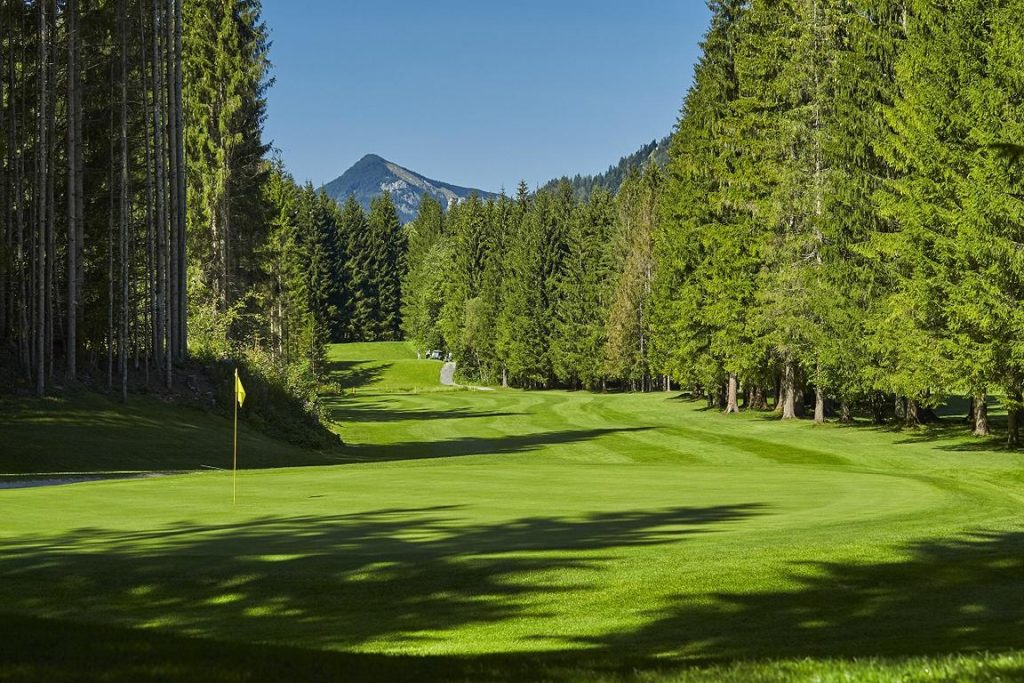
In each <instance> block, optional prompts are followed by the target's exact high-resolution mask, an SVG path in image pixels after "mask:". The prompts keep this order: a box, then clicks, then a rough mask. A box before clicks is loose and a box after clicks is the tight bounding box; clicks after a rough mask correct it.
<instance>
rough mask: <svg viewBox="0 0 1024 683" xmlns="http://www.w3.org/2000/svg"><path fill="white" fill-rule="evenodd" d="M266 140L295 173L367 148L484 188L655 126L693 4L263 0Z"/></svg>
mask: <svg viewBox="0 0 1024 683" xmlns="http://www.w3.org/2000/svg"><path fill="white" fill-rule="evenodd" d="M263 7H264V18H265V19H266V21H267V24H268V26H269V27H270V30H271V39H272V41H273V46H272V48H271V60H272V61H273V63H274V77H275V78H276V79H277V82H276V84H275V86H274V88H273V89H272V90H271V92H270V95H269V112H268V114H269V117H268V121H267V126H266V135H267V137H268V139H270V140H272V141H273V143H274V145H275V147H277V148H278V149H279V150H280V151H281V154H282V156H283V157H284V160H285V164H286V165H287V167H288V168H289V170H290V171H291V172H292V173H293V174H294V175H295V177H296V179H297V180H299V181H305V180H311V181H313V182H314V183H316V184H320V183H325V182H328V181H330V180H332V179H334V178H335V177H337V176H338V175H340V174H341V173H342V172H344V171H345V170H346V169H347V168H348V167H349V166H351V165H352V164H353V163H355V162H356V161H357V160H358V159H359V158H360V157H362V156H363V155H364V154H369V153H374V154H379V155H380V156H383V157H385V158H386V159H389V160H391V161H394V162H395V163H398V164H401V165H403V166H406V167H408V168H410V169H412V170H414V171H416V172H418V173H422V174H423V175H426V176H428V177H430V178H433V179H436V180H443V181H446V182H451V183H456V184H460V185H467V186H472V187H478V188H480V189H483V190H489V191H497V190H500V189H501V188H502V187H504V188H506V189H508V190H509V191H511V190H513V189H514V188H515V186H516V184H517V183H518V182H519V180H520V179H524V180H526V181H527V183H529V184H530V185H531V187H533V186H536V185H537V184H539V183H543V182H545V181H547V180H549V179H551V178H553V177H557V176H560V175H572V174H575V173H577V172H581V173H594V172H599V171H603V170H604V169H605V168H607V166H608V165H609V164H612V163H614V162H616V161H618V159H619V157H621V156H623V155H625V154H628V153H630V152H633V151H635V150H636V149H637V148H639V147H640V146H641V145H642V144H645V143H647V142H650V141H651V140H654V139H656V138H660V137H662V136H664V135H666V134H668V133H669V132H670V131H671V129H672V126H673V125H674V123H675V120H676V117H677V115H678V112H679V108H680V106H681V104H682V100H683V96H684V95H685V93H686V90H687V88H688V87H689V85H690V82H691V77H692V72H693V65H694V63H695V62H696V60H697V58H698V56H699V47H698V43H699V42H700V39H701V37H702V35H703V34H704V32H705V31H706V30H707V25H708V21H709V16H710V15H709V13H708V10H707V8H706V7H705V4H704V2H703V0H515V1H512V0H419V1H417V0H382V1H378V0H264V4H263Z"/></svg>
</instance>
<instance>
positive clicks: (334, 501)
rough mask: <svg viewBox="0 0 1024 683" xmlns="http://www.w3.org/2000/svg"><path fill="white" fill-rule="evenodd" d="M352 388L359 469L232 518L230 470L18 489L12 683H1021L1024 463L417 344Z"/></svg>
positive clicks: (347, 373) (255, 496)
mask: <svg viewBox="0 0 1024 683" xmlns="http://www.w3.org/2000/svg"><path fill="white" fill-rule="evenodd" d="M331 359H332V361H333V362H334V363H335V367H336V368H337V380H338V382H339V383H340V384H342V385H343V386H345V387H346V391H345V392H343V393H342V394H341V395H340V396H335V397H327V398H325V403H326V406H327V410H328V412H329V415H330V416H331V419H332V421H333V422H334V424H335V425H336V428H337V430H338V431H339V432H340V434H341V435H342V437H343V439H344V441H345V444H346V445H345V447H344V448H343V449H341V451H340V454H341V455H340V456H332V458H333V459H335V460H340V461H342V464H332V465H318V466H286V465H292V464H294V463H295V462H299V463H300V464H301V463H302V458H301V457H292V456H291V455H288V453H290V451H288V450H287V449H284V448H283V447H282V451H281V453H282V454H281V456H280V457H281V462H280V463H277V464H280V465H281V466H280V467H276V468H275V467H272V466H270V465H271V464H274V463H268V462H267V460H268V458H267V457H266V456H265V455H264V456H258V454H253V453H246V451H245V450H244V449H243V450H242V452H241V453H240V458H241V459H242V460H243V461H244V460H245V458H246V457H253V458H259V457H261V459H258V462H259V463H260V466H261V467H262V469H245V470H242V471H241V472H240V473H239V475H238V494H239V495H238V501H237V504H234V505H233V504H232V498H231V491H232V481H231V479H232V475H231V473H230V472H219V471H203V472H195V473H188V474H178V475H171V476H163V477H154V478H147V479H140V480H128V481H105V482H97V483H84V484H74V485H68V486H57V487H40V488H24V489H12V490H0V651H2V655H0V678H9V679H21V678H24V679H33V678H50V679H61V678H65V679H69V680H70V679H76V678H83V677H88V676H91V675H95V677H96V678H103V679H104V680H107V679H110V680H131V679H138V678H146V677H156V678H160V677H168V678H175V677H181V678H192V679H206V680H254V679H261V678H289V677H294V678H316V677H322V678H324V679H328V680H330V679H336V678H344V677H345V676H356V677H358V676H363V677H370V678H377V679H379V680H403V679H407V680H424V679H425V678H439V679H455V680H466V679H490V680H504V679H507V680H537V679H541V680H563V679H588V680H594V679H607V680H620V679H622V680H681V681H689V680H694V681H696V680H700V681H704V680H708V681H711V680H766V681H767V680H826V681H827V680H837V681H838V680H880V681H881V680H892V679H900V680H928V681H932V680H935V681H939V680H942V681H947V680H1012V679H1015V678H1017V677H1020V676H1024V655H1022V654H1021V648H1024V516H1022V512H1024V467H1022V466H1024V458H1022V457H1021V456H1020V455H1017V454H1013V453H1009V452H1004V451H1001V450H999V449H998V445H997V444H992V443H989V442H982V441H978V440H976V439H973V438H970V437H968V436H967V435H966V430H964V429H963V428H962V425H960V424H958V422H957V420H958V418H955V417H947V418H945V423H944V424H942V425H939V426H938V427H932V428H930V429H928V430H921V431H913V430H911V431H902V432H899V431H890V430H886V429H880V428H876V427H872V426H869V425H866V424H864V425H858V426H852V427H844V426H839V425H826V426H824V427H815V426H814V425H812V424H810V423H809V422H803V421H801V422H795V423H781V422H779V421H777V420H775V419H771V416H770V415H766V414H757V413H745V414H742V415H739V416H728V417H727V416H723V415H721V414H719V413H718V412H717V411H709V410H706V409H705V407H704V404H703V403H699V402H692V401H688V400H686V399H685V398H683V397H680V396H679V395H678V394H675V393H657V394H589V393H570V392H523V391H512V390H501V389H499V390H493V391H477V390H457V389H450V388H442V387H440V386H437V383H436V378H437V373H438V371H439V369H440V363H438V362H434V361H419V360H416V358H415V355H414V354H412V353H411V352H410V351H409V350H408V347H406V346H405V345H402V344H379V345H369V344H356V345H345V346H336V347H333V349H332V353H331ZM8 419H10V418H8ZM126 419H127V418H126ZM208 419H213V418H208ZM218 419H219V418H218ZM123 428H124V429H128V426H124V427H123ZM14 433H15V434H16V435H19V436H18V439H26V440H27V439H29V438H30V437H29V436H26V434H30V430H27V429H23V430H21V431H16V432H14ZM215 433H216V432H215V431H214V430H207V431H203V432H201V433H200V434H199V436H202V437H203V438H207V439H209V438H213V435H214V434H215ZM223 434H227V435H230V424H229V423H227V422H226V421H225V422H224V425H223ZM0 438H2V437H0ZM14 441H15V442H14V443H13V444H12V443H10V442H8V443H5V444H4V446H3V448H5V449H7V448H11V449H12V450H11V451H9V454H8V456H5V458H10V457H13V456H10V453H17V452H18V450H17V449H18V448H19V442H18V440H17V439H15V440H14ZM248 443H249V444H250V446H249V447H250V448H251V449H252V448H259V444H260V442H259V441H258V440H255V439H253V440H251V441H250V442H248ZM197 447H201V448H204V449H208V448H210V447H211V446H210V444H209V443H205V444H202V445H201V446H198V445H197ZM68 448H69V449H72V450H73V449H74V445H73V444H70V445H68ZM123 448H124V449H126V450H127V451H129V452H130V451H131V450H132V449H134V450H135V451H136V452H138V454H139V455H138V460H139V463H141V464H140V465H139V467H138V469H153V470H158V469H161V468H160V467H155V466H154V463H153V457H152V455H151V453H152V451H151V450H149V445H148V444H147V443H142V442H139V443H128V442H126V443H124V445H123ZM311 457H312V456H311ZM58 461H61V460H60V459H59V458H58ZM61 462H63V461H61ZM175 467H177V465H175ZM166 469H170V468H166ZM21 471H33V470H32V469H31V468H23V469H22V470H21Z"/></svg>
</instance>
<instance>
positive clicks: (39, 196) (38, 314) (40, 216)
mask: <svg viewBox="0 0 1024 683" xmlns="http://www.w3.org/2000/svg"><path fill="white" fill-rule="evenodd" d="M47 4H48V2H47V0H39V2H38V3H37V6H38V11H39V12H38V13H39V102H38V111H37V117H38V121H37V123H38V126H39V130H38V138H37V144H36V192H35V196H34V197H33V204H34V207H35V214H36V222H35V225H36V262H35V283H36V303H35V305H34V309H35V315H34V319H33V332H34V335H33V338H34V340H35V357H34V359H33V360H34V364H35V375H36V394H38V395H40V396H41V395H42V394H43V393H44V392H45V391H46V356H45V351H46V350H45V345H46V324H45V322H44V318H45V315H46V257H47V253H46V246H47V227H48V226H47V216H46V207H45V201H46V186H47V161H48V159H47V156H48V143H47V134H48V133H49V129H50V126H49V112H48V111H47V108H46V104H47V100H48V99H49V80H48V77H49V73H48V72H49V68H48V64H47V62H48V60H49V54H48V53H49V51H48V47H49V42H50V41H49V30H48V29H49V22H48V20H47V18H46V14H47V12H46V10H47Z"/></svg>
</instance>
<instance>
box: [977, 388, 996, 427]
mask: <svg viewBox="0 0 1024 683" xmlns="http://www.w3.org/2000/svg"><path fill="white" fill-rule="evenodd" d="M991 435H992V429H991V428H990V427H989V424H988V394H987V393H986V392H985V391H981V392H979V393H977V394H975V396H974V436H991Z"/></svg>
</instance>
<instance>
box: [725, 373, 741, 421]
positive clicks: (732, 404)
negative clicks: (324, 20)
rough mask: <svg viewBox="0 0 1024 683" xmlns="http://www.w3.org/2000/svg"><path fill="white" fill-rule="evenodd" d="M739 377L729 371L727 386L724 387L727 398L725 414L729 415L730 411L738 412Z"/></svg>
mask: <svg viewBox="0 0 1024 683" xmlns="http://www.w3.org/2000/svg"><path fill="white" fill-rule="evenodd" d="M739 385H740V382H739V379H738V378H737V377H736V375H735V374H733V373H729V382H728V388H727V389H726V394H727V399H726V405H725V414H726V415H730V414H732V413H738V412H740V406H739Z"/></svg>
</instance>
